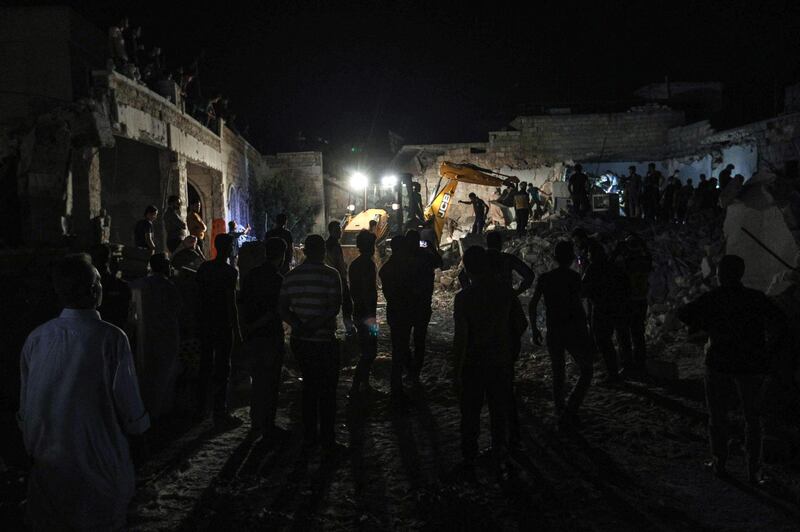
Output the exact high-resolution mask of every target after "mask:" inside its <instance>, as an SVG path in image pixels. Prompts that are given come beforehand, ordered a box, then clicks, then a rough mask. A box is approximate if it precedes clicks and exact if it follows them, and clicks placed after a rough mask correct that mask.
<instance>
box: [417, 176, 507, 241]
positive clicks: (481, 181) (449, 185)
mask: <svg viewBox="0 0 800 532" xmlns="http://www.w3.org/2000/svg"><path fill="white" fill-rule="evenodd" d="M439 176H440V177H442V178H443V179H446V180H447V182H446V183H445V184H444V186H442V187H440V189H439V190H438V191H437V193H436V195H435V196H434V198H433V201H431V203H430V204H429V205H428V207H427V208H426V209H425V220H430V219H433V226H434V229H435V230H436V239H437V240H441V239H442V232H443V230H444V222H445V219H446V218H447V211H448V210H449V209H450V203H451V202H452V199H453V196H454V195H455V191H456V187H458V184H459V183H468V184H471V185H485V186H487V187H499V186H504V185H510V184H512V183H514V184H516V183H518V182H519V178H517V177H516V176H509V175H504V174H501V173H498V172H494V171H492V170H487V169H485V168H481V167H479V166H475V165H472V164H455V163H451V162H447V161H445V162H443V163H442V164H441V166H440V167H439Z"/></svg>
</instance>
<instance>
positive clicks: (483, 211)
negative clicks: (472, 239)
mask: <svg viewBox="0 0 800 532" xmlns="http://www.w3.org/2000/svg"><path fill="white" fill-rule="evenodd" d="M458 202H459V203H464V204H465V205H472V209H473V210H474V211H475V221H474V222H472V231H471V233H472V234H473V235H480V234H483V228H484V227H485V226H486V215H487V214H488V213H489V206H488V205H486V202H485V201H483V200H482V199H480V198H479V197H478V195H477V194H475V193H474V192H470V193H469V201H464V200H458Z"/></svg>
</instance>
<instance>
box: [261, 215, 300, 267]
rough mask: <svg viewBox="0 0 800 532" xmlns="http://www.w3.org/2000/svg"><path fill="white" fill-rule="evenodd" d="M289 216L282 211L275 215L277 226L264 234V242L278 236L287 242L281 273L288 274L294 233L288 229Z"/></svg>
mask: <svg viewBox="0 0 800 532" xmlns="http://www.w3.org/2000/svg"><path fill="white" fill-rule="evenodd" d="M287 221H288V217H287V216H286V215H285V214H283V213H281V214H279V215H278V216H276V217H275V227H273V228H272V229H270V230H269V231H267V232H266V233H265V234H264V242H266V241H267V240H269V239H270V238H273V237H277V238H280V239H281V240H283V241H284V242H285V243H286V251H284V254H283V264H281V271H280V273H281V275H286V274H287V273H288V272H289V268H291V266H292V253H293V249H292V233H291V232H290V231H289V230H288V229H286V222H287Z"/></svg>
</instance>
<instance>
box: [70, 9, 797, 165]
mask: <svg viewBox="0 0 800 532" xmlns="http://www.w3.org/2000/svg"><path fill="white" fill-rule="evenodd" d="M91 4H92V3H89V4H87V2H76V3H74V7H75V9H76V10H77V11H78V12H80V13H81V14H82V15H83V16H84V17H86V18H87V19H89V20H90V21H92V22H93V23H95V24H96V25H97V26H98V27H101V28H105V27H107V26H108V25H109V24H110V23H112V22H113V21H114V20H116V19H118V18H119V17H120V15H122V14H127V15H128V16H129V18H130V20H131V23H132V25H134V26H135V25H141V26H142V27H143V31H144V38H145V43H146V44H148V45H151V44H155V43H158V44H159V45H160V46H161V47H162V48H163V49H164V51H165V53H166V54H167V58H168V62H169V63H171V65H172V66H173V67H175V66H178V64H180V63H188V62H190V61H191V59H192V58H193V57H195V56H196V55H198V54H199V53H200V52H201V51H202V52H203V53H204V55H203V60H202V63H201V65H202V66H201V78H200V83H201V88H202V90H203V93H204V94H205V95H210V94H211V93H212V92H214V91H215V90H219V91H221V92H222V93H224V94H226V95H228V96H229V97H230V99H231V103H232V106H233V108H234V111H235V112H236V113H237V114H238V116H239V117H240V119H239V120H238V122H239V124H240V126H243V125H244V124H245V123H249V126H250V129H249V131H250V133H249V135H248V136H249V137H250V139H251V141H252V142H254V144H256V146H258V147H260V148H262V149H264V150H266V151H275V150H279V149H291V148H293V146H292V140H293V139H294V137H295V136H296V133H297V131H299V130H302V131H303V132H304V133H305V134H306V136H307V137H309V138H316V137H322V138H325V139H329V140H330V141H331V142H332V144H337V145H338V144H342V145H344V144H352V145H355V144H359V145H366V146H369V145H375V144H377V143H385V139H386V131H387V129H392V130H393V131H395V132H397V133H399V134H401V135H402V136H403V137H404V138H405V140H406V143H428V142H456V141H464V140H485V139H486V138H487V135H486V133H487V131H488V130H489V129H494V128H498V127H502V126H503V125H504V124H506V123H508V121H509V120H510V119H511V118H513V117H514V116H515V114H516V113H517V112H518V111H519V110H520V109H521V108H522V107H521V106H522V105H524V104H532V103H541V102H559V101H561V102H564V101H581V100H590V101H608V100H625V99H629V98H631V93H632V91H633V90H634V89H635V88H637V87H639V86H641V85H644V84H646V83H651V82H658V81H663V79H664V76H665V75H669V77H670V79H671V80H675V81H722V82H724V83H725V84H726V86H727V87H728V97H729V105H730V108H731V109H733V110H734V111H732V113H733V114H734V115H736V119H737V120H749V119H753V118H759V117H761V116H765V115H769V114H772V111H773V103H774V98H773V96H774V94H775V93H776V88H777V89H778V91H782V88H783V86H784V85H786V84H788V83H792V82H796V81H798V75H799V74H800V71H799V70H798V59H799V58H800V6H799V5H798V4H800V2H791V1H783V2H778V1H776V2H770V1H765V2H760V1H747V2H746V1H742V0H730V1H721V2H678V1H673V2H645V1H638V2H627V1H626V2H623V1H601V2H594V3H592V4H590V6H591V7H589V8H586V7H583V4H571V3H570V2H567V1H558V2H551V1H544V2H528V3H526V5H528V6H529V7H527V8H520V7H519V4H517V5H514V4H508V5H504V4H501V3H498V2H481V3H479V4H478V6H477V7H469V6H468V3H467V2H460V3H444V2H435V3H434V2H400V1H396V2H381V1H377V0H376V1H373V2H369V1H358V2H348V3H347V4H339V3H336V2H320V1H317V2H309V1H302V0H296V1H291V2H257V3H251V4H234V3H228V2H216V3H205V2H203V3H201V2H195V3H192V4H191V7H187V6H188V4H186V3H181V6H182V7H181V8H179V9H178V8H169V9H167V10H165V8H164V6H167V5H170V4H172V3H171V2H160V3H158V4H153V5H154V6H157V7H151V8H147V9H144V8H142V7H141V6H142V5H143V4H142V3H141V2H112V3H109V2H102V3H101V2H95V3H94V4H95V5H96V6H97V7H96V8H92V7H90V6H91ZM109 4H112V7H109ZM434 4H435V5H434ZM229 6H230V7H229ZM781 94H782V92H781ZM732 116H733V115H732ZM733 121H736V120H733Z"/></svg>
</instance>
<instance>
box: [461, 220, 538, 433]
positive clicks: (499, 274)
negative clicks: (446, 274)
mask: <svg viewBox="0 0 800 532" xmlns="http://www.w3.org/2000/svg"><path fill="white" fill-rule="evenodd" d="M486 247H487V250H486V257H487V259H488V260H489V269H490V272H491V274H492V275H493V276H494V277H495V279H496V280H497V281H498V282H499V283H500V284H501V285H502V286H504V287H508V288H511V290H512V291H513V292H514V295H515V296H517V297H519V295H520V294H522V293H524V292H525V291H527V290H528V289H529V288H530V287H531V286H533V281H534V279H535V278H536V274H535V273H533V270H532V269H530V268H529V267H528V265H527V264H525V263H524V262H523V261H522V260H520V258H519V257H517V256H516V255H513V254H511V253H504V252H503V251H502V249H503V236H502V234H501V233H499V232H497V231H492V232H491V233H489V234H488V235H486ZM514 272H516V273H517V275H519V276H520V277H521V278H522V281H521V282H520V283H519V286H518V287H516V288H514ZM460 278H461V277H460V276H459V279H460ZM462 286H463V284H462ZM526 326H527V324H526ZM521 336H522V333H520V334H519V335H515V336H512V338H511V340H512V350H511V354H512V367H511V369H512V375H511V378H512V387H511V397H510V403H509V405H508V406H509V410H508V432H509V445H510V446H511V448H512V449H520V448H521V445H522V443H521V442H522V435H521V433H520V430H519V413H518V411H517V396H516V393H515V391H514V387H513V384H514V373H513V370H514V366H513V364H514V363H516V361H517V360H518V359H519V355H520V352H521V351H522V338H521Z"/></svg>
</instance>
